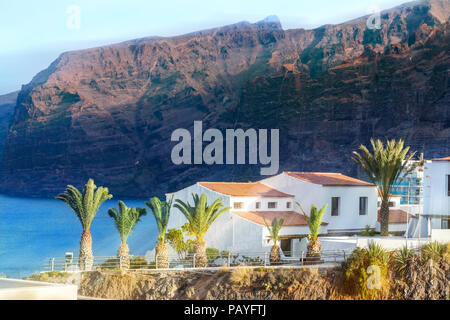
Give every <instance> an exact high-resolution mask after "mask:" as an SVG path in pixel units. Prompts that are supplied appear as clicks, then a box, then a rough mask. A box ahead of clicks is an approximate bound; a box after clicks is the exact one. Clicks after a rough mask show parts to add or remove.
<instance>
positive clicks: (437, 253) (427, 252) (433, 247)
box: [421, 241, 446, 261]
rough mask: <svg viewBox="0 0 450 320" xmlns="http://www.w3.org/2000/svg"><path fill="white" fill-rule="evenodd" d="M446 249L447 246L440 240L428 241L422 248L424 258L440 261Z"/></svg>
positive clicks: (425, 259)
mask: <svg viewBox="0 0 450 320" xmlns="http://www.w3.org/2000/svg"><path fill="white" fill-rule="evenodd" d="M445 251H446V247H445V245H444V244H442V243H440V242H438V241H433V242H428V243H427V244H425V245H424V246H423V247H422V249H421V253H422V260H423V261H427V260H430V259H431V260H434V261H439V260H440V259H442V258H444V255H445Z"/></svg>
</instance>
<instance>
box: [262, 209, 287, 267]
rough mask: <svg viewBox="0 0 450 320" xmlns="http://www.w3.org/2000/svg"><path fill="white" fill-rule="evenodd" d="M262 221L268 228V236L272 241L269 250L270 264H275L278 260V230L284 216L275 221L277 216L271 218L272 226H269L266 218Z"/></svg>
mask: <svg viewBox="0 0 450 320" xmlns="http://www.w3.org/2000/svg"><path fill="white" fill-rule="evenodd" d="M264 223H265V225H266V227H267V230H269V237H270V239H271V240H272V241H273V246H272V249H271V250H270V264H277V263H279V262H280V247H279V246H278V240H279V239H280V230H281V227H282V226H283V223H284V218H280V220H278V221H277V218H273V220H272V226H271V227H270V226H269V225H268V224H267V222H266V219H264Z"/></svg>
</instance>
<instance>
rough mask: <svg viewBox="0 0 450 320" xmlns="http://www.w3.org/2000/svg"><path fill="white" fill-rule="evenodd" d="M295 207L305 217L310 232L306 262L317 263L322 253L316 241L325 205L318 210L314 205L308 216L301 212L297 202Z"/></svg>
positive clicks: (303, 211) (320, 246)
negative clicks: (297, 207)
mask: <svg viewBox="0 0 450 320" xmlns="http://www.w3.org/2000/svg"><path fill="white" fill-rule="evenodd" d="M297 205H298V206H299V208H300V210H301V211H302V213H303V215H304V216H305V219H306V222H307V223H308V227H309V232H310V233H309V235H308V238H309V242H308V247H307V252H306V260H307V261H308V262H312V263H314V262H318V261H320V258H321V254H320V252H321V251H322V245H321V244H320V242H319V241H318V238H319V233H320V226H321V225H322V219H323V216H324V214H325V211H326V210H327V205H324V206H323V207H322V208H321V209H320V210H318V209H317V207H316V206H315V205H311V209H310V211H309V212H310V213H309V215H308V214H307V213H306V212H305V210H303V208H302V206H301V205H300V203H299V202H297Z"/></svg>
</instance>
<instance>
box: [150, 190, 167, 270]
mask: <svg viewBox="0 0 450 320" xmlns="http://www.w3.org/2000/svg"><path fill="white" fill-rule="evenodd" d="M172 201H173V197H171V198H170V199H169V200H168V201H161V200H159V199H158V198H157V197H154V198H151V199H150V201H147V202H146V203H145V204H146V205H147V207H149V208H150V209H151V211H152V213H153V216H154V217H155V220H156V225H157V227H158V233H159V235H158V240H159V241H158V243H157V244H156V248H155V260H156V268H168V267H169V247H168V246H167V244H166V243H165V241H164V237H165V235H166V230H167V226H168V224H169V217H170V209H171V207H172Z"/></svg>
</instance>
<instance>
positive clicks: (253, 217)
mask: <svg viewBox="0 0 450 320" xmlns="http://www.w3.org/2000/svg"><path fill="white" fill-rule="evenodd" d="M231 213H232V214H235V215H237V216H239V217H241V218H244V219H247V220H250V221H252V222H254V223H257V224H260V225H262V226H265V224H264V219H266V221H267V224H268V225H269V226H271V225H272V220H273V218H277V220H279V219H280V218H284V223H283V226H307V225H308V223H307V222H306V219H305V216H304V215H303V214H301V213H298V212H295V211H249V212H247V211H231ZM327 224H328V223H326V222H322V225H327Z"/></svg>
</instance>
